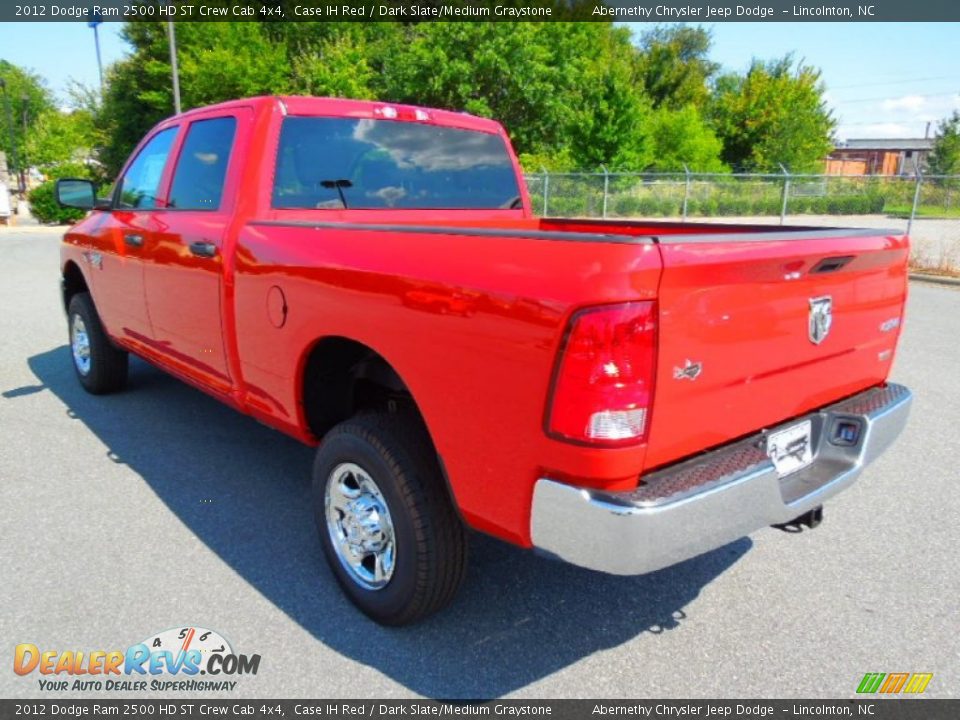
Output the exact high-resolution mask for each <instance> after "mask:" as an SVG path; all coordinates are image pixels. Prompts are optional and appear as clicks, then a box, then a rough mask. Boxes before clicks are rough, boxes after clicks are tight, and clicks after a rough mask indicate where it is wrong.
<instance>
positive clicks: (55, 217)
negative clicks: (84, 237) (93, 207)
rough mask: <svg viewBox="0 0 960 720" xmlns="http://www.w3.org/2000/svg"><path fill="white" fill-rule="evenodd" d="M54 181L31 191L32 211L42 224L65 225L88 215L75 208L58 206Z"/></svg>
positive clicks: (49, 181)
mask: <svg viewBox="0 0 960 720" xmlns="http://www.w3.org/2000/svg"><path fill="white" fill-rule="evenodd" d="M53 187H54V181H53V180H48V181H47V182H45V183H43V184H42V185H38V186H37V187H35V188H34V189H33V190H31V191H30V194H29V195H28V198H29V200H30V210H31V211H32V212H33V216H34V217H35V218H37V220H39V221H40V222H42V223H57V224H58V225H64V224H66V223H70V222H75V221H77V220H79V219H80V218H82V217H83V216H84V215H85V214H86V213H84V211H83V210H77V209H75V208H62V207H60V205H58V204H57V200H56V198H55V197H54V194H53Z"/></svg>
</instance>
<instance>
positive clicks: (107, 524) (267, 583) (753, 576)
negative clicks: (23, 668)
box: [0, 229, 960, 698]
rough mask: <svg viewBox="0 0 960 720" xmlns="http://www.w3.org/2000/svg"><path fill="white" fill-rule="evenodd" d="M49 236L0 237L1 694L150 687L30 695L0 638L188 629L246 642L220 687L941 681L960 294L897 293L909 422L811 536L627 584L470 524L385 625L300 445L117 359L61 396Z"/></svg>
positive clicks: (91, 643)
mask: <svg viewBox="0 0 960 720" xmlns="http://www.w3.org/2000/svg"><path fill="white" fill-rule="evenodd" d="M58 239H59V232H58V231H56V230H30V231H19V232H18V231H13V230H3V229H0V269H2V280H0V342H2V344H0V348H2V350H0V553H2V562H0V603H2V612H0V653H2V654H3V655H5V657H2V656H0V697H51V698H53V697H63V698H65V697H70V698H78V697H95V696H98V695H111V696H116V697H123V698H129V697H137V696H150V694H149V693H147V694H144V695H138V694H136V693H119V694H118V693H112V694H111V693H106V692H103V693H85V694H78V693H57V692H52V693H48V692H42V691H41V690H40V689H39V687H38V683H37V677H38V675H37V673H33V675H31V676H27V677H20V676H17V675H15V674H14V672H13V670H12V667H11V660H12V657H11V656H12V654H13V648H14V646H15V645H16V644H18V643H27V642H29V643H33V644H36V645H37V646H39V647H40V648H41V649H57V650H61V651H62V650H68V649H72V650H85V651H87V650H94V649H100V650H110V649H124V648H126V647H128V646H129V645H131V644H133V643H136V642H139V641H141V640H143V639H144V638H146V637H148V636H152V635H153V634H155V633H157V632H159V631H162V630H165V629H167V628H174V627H185V626H189V625H193V626H200V627H204V628H211V629H214V630H217V631H218V632H220V633H221V634H222V635H223V636H224V637H226V638H227V639H228V640H229V641H230V642H231V644H232V646H233V648H234V650H235V651H237V652H242V653H246V654H252V653H258V654H260V655H261V658H262V660H261V664H260V668H259V672H258V673H257V674H256V675H255V676H246V677H242V678H240V679H239V683H238V685H237V687H236V689H235V691H234V692H232V693H228V694H227V696H232V697H259V698H266V697H274V698H280V697H298V698H301V697H302V698H306V697H313V698H323V697H350V698H400V697H410V696H430V697H438V698H455V697H471V698H486V697H494V696H515V697H521V698H557V697H582V698H591V697H610V698H614V697H663V698H670V697H677V698H700V697H707V698H709V697H717V696H720V697H810V698H813V697H850V696H852V695H853V694H854V691H855V689H856V687H857V684H858V683H859V682H860V679H861V678H862V677H863V675H864V673H866V672H901V671H902V672H932V673H934V677H933V680H932V681H931V683H930V685H929V687H928V689H927V692H926V694H927V695H932V696H937V697H955V696H957V695H958V694H960V635H958V627H960V553H958V552H957V548H958V544H960V492H958V485H960V469H958V460H960V435H958V433H960V289H955V288H947V287H940V286H932V285H923V284H918V283H913V284H911V288H910V293H911V295H910V305H909V311H908V319H907V323H906V330H905V338H904V341H903V344H902V346H901V351H900V352H899V354H898V357H897V361H896V367H895V372H894V379H895V380H897V381H898V382H901V383H903V384H905V385H908V386H909V387H911V388H912V389H913V391H914V393H915V401H914V407H913V415H912V418H911V421H910V424H909V427H908V429H907V431H906V432H905V434H904V435H903V436H902V437H901V439H900V440H899V442H898V443H897V445H896V446H895V447H894V448H893V449H892V450H891V451H890V452H889V453H888V454H887V455H885V456H884V457H883V458H881V459H880V460H879V461H878V462H877V463H876V464H875V465H874V466H872V467H871V469H870V470H868V471H867V472H866V473H865V475H864V476H863V477H862V478H861V480H860V482H859V483H857V485H855V486H854V487H853V488H852V489H851V490H849V491H847V492H846V493H844V494H842V495H840V496H839V497H838V498H836V499H835V500H833V501H832V502H831V503H829V504H828V505H827V507H826V511H825V516H826V518H825V522H824V524H823V525H822V526H821V527H819V528H818V529H816V530H814V531H812V532H809V531H808V532H803V533H800V534H787V533H783V532H780V531H778V530H774V529H767V530H763V531H761V532H758V533H756V534H755V535H753V536H752V537H750V538H744V539H741V540H739V541H737V542H734V543H732V544H731V545H729V546H727V547H724V548H721V549H720V550H717V551H715V552H712V553H709V554H707V555H705V556H701V557H699V558H696V559H693V560H690V561H688V562H686V563H683V564H682V565H679V566H676V567H673V568H669V569H666V570H662V571H660V572H657V573H654V574H652V575H648V576H643V577H635V578H615V577H608V576H604V575H599V574H594V573H591V572H588V571H584V570H579V569H577V568H573V567H569V566H565V565H562V564H558V563H554V562H552V561H549V560H545V559H541V558H538V557H536V556H534V555H533V554H531V553H528V552H524V551H521V550H517V549H514V548H511V547H509V546H506V545H503V544H501V543H499V542H496V541H493V540H489V539H486V538H482V537H476V538H474V541H473V543H472V548H471V550H472V558H471V566H470V572H469V575H468V578H467V581H466V583H465V586H464V587H463V590H462V592H461V595H460V597H459V599H458V601H457V602H456V604H455V605H454V606H453V607H452V608H451V609H449V610H448V611H446V612H445V613H443V614H442V615H440V616H437V617H435V618H433V619H431V620H429V621H427V622H425V623H423V624H421V625H418V626H415V627H411V628H405V629H401V630H395V629H394V630H390V629H384V628H381V627H379V626H377V625H375V624H373V623H372V622H370V621H369V620H367V619H366V618H365V617H364V616H362V615H360V614H359V613H358V612H357V611H355V610H354V609H353V607H352V606H351V605H350V604H349V603H348V602H347V601H346V600H345V599H344V598H343V597H342V596H341V594H340V592H339V590H338V588H337V587H336V585H335V583H334V580H333V577H332V575H331V574H330V573H329V572H328V570H327V568H326V565H325V564H324V562H323V559H322V557H321V551H320V547H319V543H318V542H317V541H316V538H315V530H314V526H313V520H312V517H311V515H310V512H309V508H308V498H309V480H308V475H309V465H310V462H311V459H312V451H311V450H310V449H308V448H305V447H302V446H300V445H299V444H297V443H296V442H294V441H293V440H290V439H288V438H286V437H285V436H282V435H280V434H278V433H276V432H274V431H272V430H269V429H267V428H265V427H263V426H261V425H259V424H257V423H256V422H254V421H253V420H250V419H248V418H245V417H243V416H241V415H239V414H236V413H234V412H233V411H231V410H229V409H227V408H226V407H223V406H221V405H220V404H218V403H217V402H216V401H214V400H212V399H210V398H208V397H207V396H205V395H203V394H202V393H200V392H197V391H195V390H193V389H191V388H189V387H187V386H185V385H183V384H181V383H180V382H178V381H176V380H174V379H172V378H170V377H168V376H166V375H164V374H163V373H161V372H160V371H158V370H156V369H154V368H152V367H150V366H148V365H146V364H145V363H142V362H139V361H136V362H133V363H132V366H131V382H130V388H129V390H128V391H127V392H125V393H123V394H119V395H115V396H109V397H103V398H95V397H91V396H89V395H86V394H85V393H84V392H83V391H82V390H81V389H80V386H79V385H78V384H77V382H76V380H75V378H74V374H73V368H72V367H71V361H70V355H69V351H68V348H67V344H66V339H67V335H66V323H65V318H64V315H63V311H62V309H61V306H60V302H59V296H58V267H57V265H58V262H57V258H58ZM72 679H73V678H71V680H72ZM168 695H169V694H168ZM190 696H191V697H197V694H196V693H194V694H192V695H190ZM215 696H216V695H210V694H204V695H203V696H202V697H215Z"/></svg>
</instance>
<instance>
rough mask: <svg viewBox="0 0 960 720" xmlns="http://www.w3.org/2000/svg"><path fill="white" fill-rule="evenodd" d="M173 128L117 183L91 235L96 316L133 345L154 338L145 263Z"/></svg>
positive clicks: (140, 154)
mask: <svg viewBox="0 0 960 720" xmlns="http://www.w3.org/2000/svg"><path fill="white" fill-rule="evenodd" d="M176 135H177V127H168V128H166V129H163V130H160V131H159V132H157V133H155V134H154V135H153V136H152V137H151V138H149V139H148V140H147V141H146V142H145V143H144V144H143V145H142V146H141V148H140V151H139V152H138V153H137V154H136V156H135V157H134V159H133V160H132V161H131V162H130V163H128V165H127V167H126V169H125V171H124V172H123V174H122V175H121V177H120V179H119V180H118V181H117V189H116V191H115V193H114V200H113V207H112V209H111V210H110V212H109V213H102V220H101V222H100V223H98V224H96V225H95V227H94V228H93V229H92V230H91V233H90V234H91V244H92V246H93V247H94V248H95V252H93V253H90V254H88V257H91V258H95V260H91V262H95V263H96V265H95V267H96V268H97V271H96V272H92V273H91V278H92V280H93V284H94V288H93V289H94V296H95V298H96V300H97V311H98V312H99V314H100V319H101V320H102V321H103V323H104V325H105V326H106V328H107V330H108V332H109V333H110V334H111V335H113V336H114V337H117V338H120V339H121V340H124V341H126V342H128V343H131V344H134V345H140V346H142V345H144V344H149V342H150V339H151V337H152V329H151V327H150V317H149V315H148V313H147V301H146V297H145V295H144V263H143V261H144V257H145V255H146V254H147V253H149V251H150V245H151V240H152V237H153V235H154V233H155V231H156V229H157V218H156V208H157V204H158V200H157V196H158V194H159V190H160V187H161V181H162V178H163V174H164V168H165V167H166V164H167V158H168V157H169V155H170V150H171V148H172V147H173V141H174V139H175V138H176Z"/></svg>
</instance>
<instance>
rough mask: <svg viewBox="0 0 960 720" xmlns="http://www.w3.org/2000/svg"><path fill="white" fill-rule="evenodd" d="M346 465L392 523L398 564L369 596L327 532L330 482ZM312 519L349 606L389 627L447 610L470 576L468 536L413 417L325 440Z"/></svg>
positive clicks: (364, 424)
mask: <svg viewBox="0 0 960 720" xmlns="http://www.w3.org/2000/svg"><path fill="white" fill-rule="evenodd" d="M344 464H354V465H356V466H359V468H361V469H362V470H363V471H365V472H366V474H367V475H368V476H369V478H370V479H372V480H373V482H374V483H375V484H376V487H377V489H379V491H380V494H381V495H382V499H383V500H384V501H385V503H386V506H387V510H388V515H389V518H390V519H391V520H392V529H393V532H392V537H393V538H394V542H395V545H394V550H393V553H394V565H393V571H392V576H391V577H390V578H389V579H388V581H387V582H386V584H385V585H384V586H383V587H379V588H376V589H370V588H368V587H364V586H363V585H362V584H361V582H360V581H358V580H357V578H356V577H354V575H352V574H351V571H350V570H348V569H347V568H346V567H345V566H344V563H343V562H341V560H340V558H339V555H338V552H337V550H336V549H335V547H334V539H333V538H332V537H331V532H335V531H331V530H330V529H329V528H328V523H327V515H326V504H325V498H326V492H327V485H328V482H334V481H333V480H332V479H331V478H332V477H333V473H334V471H335V470H337V469H338V468H342V467H343V466H344ZM313 498H314V514H315V517H316V521H317V528H318V530H319V533H320V541H321V543H322V544H323V551H324V554H325V555H326V557H327V562H328V563H329V564H330V568H331V569H332V570H333V573H334V575H335V576H336V578H337V581H338V582H339V583H340V586H341V587H342V588H343V590H344V592H345V593H346V594H347V596H348V597H349V598H350V600H351V601H352V602H353V603H354V604H355V605H356V606H357V607H358V608H359V609H360V610H361V611H363V612H364V613H365V614H366V615H368V616H369V617H370V618H372V619H373V620H375V621H377V622H378V623H381V624H383V625H395V626H396V625H407V624H410V623H413V622H416V621H418V620H421V619H423V618H425V617H427V616H428V615H431V614H433V613H436V612H437V611H439V610H441V609H442V608H444V607H446V606H447V605H448V604H449V603H450V602H451V601H452V600H453V598H454V597H455V596H456V593H457V590H458V589H459V588H460V585H461V583H462V582H463V578H464V575H465V572H466V566H467V535H466V529H465V528H464V525H463V523H462V522H461V520H460V518H459V516H458V515H457V512H456V510H455V509H454V507H453V502H452V500H451V498H450V495H449V493H448V491H447V488H446V485H445V483H444V480H443V477H442V476H441V473H440V468H439V465H438V462H437V458H436V454H435V451H434V450H433V446H432V444H431V442H430V439H429V437H428V435H427V432H426V429H425V428H424V427H423V424H422V422H421V421H420V420H419V418H417V417H416V416H415V415H412V414H393V413H387V412H383V413H371V414H364V415H359V416H357V417H355V418H351V419H350V420H346V421H344V422H342V423H340V424H339V425H337V426H336V427H334V428H333V429H332V430H331V431H330V432H329V433H327V435H326V436H325V437H324V439H323V443H322V444H321V445H320V449H319V450H318V451H317V456H316V461H315V462H314V466H313Z"/></svg>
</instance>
